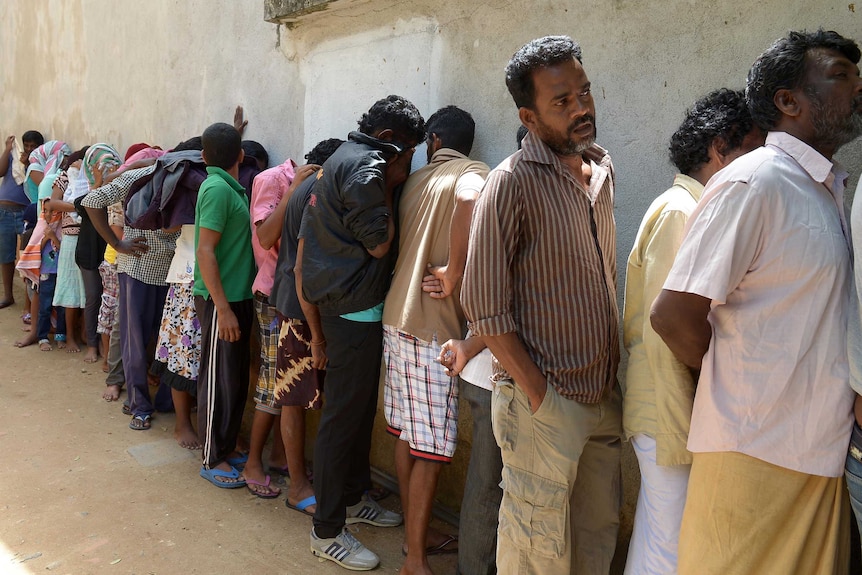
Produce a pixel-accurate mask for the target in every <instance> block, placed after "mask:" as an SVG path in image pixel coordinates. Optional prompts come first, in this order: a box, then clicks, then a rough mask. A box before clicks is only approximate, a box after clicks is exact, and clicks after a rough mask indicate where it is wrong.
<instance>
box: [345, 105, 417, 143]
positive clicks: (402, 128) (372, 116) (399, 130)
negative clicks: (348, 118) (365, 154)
mask: <svg viewBox="0 0 862 575" xmlns="http://www.w3.org/2000/svg"><path fill="white" fill-rule="evenodd" d="M387 129H388V130H392V131H393V132H395V137H394V139H395V140H396V141H397V142H399V143H401V144H404V145H407V144H409V145H411V146H415V145H416V144H418V143H419V142H421V141H422V140H424V139H425V120H423V119H422V114H420V113H419V110H417V109H416V106H414V105H413V104H412V103H410V101H409V100H407V99H406V98H402V97H401V96H386V97H385V98H383V99H380V100H377V101H376V102H374V105H373V106H371V109H370V110H368V112H366V113H365V114H362V118H361V119H360V120H359V131H360V132H362V133H363V134H366V135H368V136H373V135H374V134H375V133H376V132H378V131H380V130H387Z"/></svg>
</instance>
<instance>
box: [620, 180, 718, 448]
mask: <svg viewBox="0 0 862 575" xmlns="http://www.w3.org/2000/svg"><path fill="white" fill-rule="evenodd" d="M702 193H703V185H702V184H701V183H700V182H698V181H697V180H695V179H694V178H690V177H688V176H686V175H683V174H677V176H676V177H675V178H674V181H673V186H672V187H671V188H670V189H669V190H667V191H666V192H664V193H663V194H661V195H660V196H659V197H657V198H656V199H655V200H653V202H652V204H650V207H649V209H648V210H647V211H646V214H645V215H644V218H643V221H641V225H640V228H639V229H638V234H637V237H636V239H635V243H634V247H632V252H631V254H630V255H629V259H628V264H627V267H626V292H625V306H624V309H623V342H624V343H625V346H626V350H627V351H628V353H629V364H628V370H627V371H626V385H625V394H624V395H623V429H624V430H625V433H626V437H627V438H630V437H632V436H633V435H636V434H638V433H643V434H646V435H648V436H650V437H652V438H653V439H655V442H656V462H657V463H658V464H659V465H685V464H689V463H691V453H690V452H689V451H688V449H686V447H685V445H686V442H687V441H688V428H689V424H690V423H691V408H692V403H693V402H694V389H695V385H694V384H695V382H694V378H693V377H692V374H691V371H690V370H689V369H688V367H686V366H685V365H684V364H683V363H682V362H681V361H679V360H678V359H677V358H676V356H675V355H674V354H673V352H672V351H670V349H668V347H667V345H665V343H664V341H662V339H661V338H660V337H659V336H658V334H657V333H656V332H655V331H653V329H652V326H651V325H650V322H649V310H650V307H651V306H652V302H653V301H654V300H655V298H656V296H658V294H659V292H661V288H662V285H664V282H665V280H666V279H667V274H668V272H670V268H671V266H672V265H673V260H674V257H675V256H676V252H677V251H678V250H679V246H680V244H681V243H682V238H683V236H684V232H685V224H686V222H687V221H688V218H689V216H691V213H692V212H693V211H694V209H695V208H696V207H697V202H698V200H700V196H701V194H702Z"/></svg>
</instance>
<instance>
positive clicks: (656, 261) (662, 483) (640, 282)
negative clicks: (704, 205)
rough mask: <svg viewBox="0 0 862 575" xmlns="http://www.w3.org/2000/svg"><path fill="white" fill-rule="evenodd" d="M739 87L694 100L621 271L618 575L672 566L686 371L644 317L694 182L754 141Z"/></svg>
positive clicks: (756, 134) (694, 196) (689, 380)
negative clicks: (624, 480)
mask: <svg viewBox="0 0 862 575" xmlns="http://www.w3.org/2000/svg"><path fill="white" fill-rule="evenodd" d="M763 138H764V135H763V132H762V131H761V130H760V129H759V128H757V127H756V126H755V125H754V122H753V121H752V119H751V114H750V113H749V112H748V107H747V106H746V104H745V95H744V94H743V93H742V92H738V91H734V90H728V89H726V88H723V89H720V90H716V91H714V92H712V93H710V94H709V95H707V96H704V97H703V98H701V99H700V100H698V101H697V102H696V103H695V104H694V106H692V108H691V109H690V110H688V111H687V112H686V115H685V119H684V120H683V122H682V124H681V125H680V127H679V128H677V130H676V132H674V134H673V136H671V139H670V159H671V161H672V162H673V163H674V165H675V166H676V167H677V169H678V170H679V172H680V173H678V174H677V175H676V177H675V178H674V182H673V186H672V187H671V188H670V189H669V190H667V191H666V192H664V193H663V194H661V195H660V196H659V197H657V198H656V199H655V200H654V201H653V202H652V204H651V205H650V207H649V209H648V210H647V212H646V215H644V218H643V221H641V225H640V228H639V229H638V235H637V238H636V239H635V244H634V247H633V248H632V252H631V255H629V259H628V266H627V273H626V293H625V307H624V311H623V342H624V343H625V346H626V350H627V351H628V352H629V365H628V370H627V371H626V386H625V393H624V395H623V429H624V431H625V433H626V438H628V439H630V440H631V442H632V445H633V447H634V450H635V454H636V455H637V458H638V464H639V466H640V471H641V488H640V493H639V494H638V505H637V511H636V512H635V524H634V531H633V533H632V539H631V543H630V545H629V554H628V561H627V564H626V571H625V572H626V575H641V574H643V575H663V574H666V573H676V556H677V553H676V551H677V543H678V541H679V526H680V522H681V521H682V510H683V506H684V505H685V494H686V489H687V486H688V475H689V470H690V468H691V453H689V452H688V450H687V449H686V448H685V442H686V440H687V439H688V428H689V423H690V421H691V406H692V403H693V402H694V389H695V383H696V382H695V376H694V374H693V373H692V371H691V370H689V368H688V367H687V366H686V365H685V364H683V363H682V362H681V361H679V360H678V359H677V358H676V357H675V356H674V355H673V352H671V351H670V350H669V349H668V347H667V345H665V343H664V342H663V341H662V340H661V338H660V337H659V336H658V335H657V334H656V333H655V331H653V329H652V327H651V326H650V323H649V309H650V306H651V305H652V302H653V300H654V299H655V298H656V296H657V295H658V294H659V292H660V291H661V287H662V285H663V284H664V281H665V279H667V274H668V272H669V271H670V268H671V265H672V264H673V259H674V257H675V256H676V252H677V250H678V249H679V245H680V243H682V238H683V235H684V230H685V224H686V222H687V221H688V217H689V216H690V215H691V212H692V211H694V208H695V207H696V206H697V202H698V201H699V200H700V196H701V193H702V192H703V186H704V185H705V184H706V182H707V181H708V180H709V179H710V178H711V177H712V176H713V174H715V173H716V172H717V171H719V170H720V169H721V168H723V167H724V166H726V165H728V164H729V163H730V162H732V161H733V160H735V159H736V158H738V157H739V156H741V155H742V154H745V153H747V152H749V151H751V150H752V149H754V148H756V147H758V146H760V145H762V144H763Z"/></svg>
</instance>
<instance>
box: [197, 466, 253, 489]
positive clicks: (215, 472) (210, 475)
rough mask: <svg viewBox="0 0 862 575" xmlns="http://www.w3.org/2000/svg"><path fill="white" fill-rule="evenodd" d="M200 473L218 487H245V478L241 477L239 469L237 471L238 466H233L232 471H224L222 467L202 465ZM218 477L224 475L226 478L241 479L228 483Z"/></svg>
mask: <svg viewBox="0 0 862 575" xmlns="http://www.w3.org/2000/svg"><path fill="white" fill-rule="evenodd" d="M200 475H201V477H203V478H204V479H206V480H207V481H209V482H210V483H212V484H213V485H215V486H216V487H222V488H224V489H236V488H237V487H245V479H241V478H240V476H239V471H237V469H236V467H231V468H230V471H222V470H221V469H207V468H206V467H203V466H202V467H201V473H200ZM217 477H224V478H225V479H239V481H234V482H233V483H226V482H224V481H219V480H218V479H216V478H217Z"/></svg>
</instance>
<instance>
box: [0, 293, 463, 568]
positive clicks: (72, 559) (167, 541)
mask: <svg viewBox="0 0 862 575" xmlns="http://www.w3.org/2000/svg"><path fill="white" fill-rule="evenodd" d="M16 300H17V301H18V302H21V301H23V294H22V293H21V292H20V291H18V292H16ZM20 314H21V305H20V303H16V305H15V306H13V307H10V308H6V309H4V310H0V446H2V448H3V452H4V453H6V454H7V458H6V463H5V464H4V465H3V466H2V467H0V509H2V515H0V573H2V574H10V575H19V574H36V573H45V572H46V571H48V572H50V573H52V574H53V573H57V574H72V575H79V574H90V573H93V574H101V573H116V574H126V573H127V574H136V575H143V574H159V575H161V574H189V573H207V574H214V573H217V574H221V573H225V574H233V573H250V574H261V575H266V574H270V573H272V574H275V573H278V574H304V573H347V571H345V570H343V569H342V568H341V567H339V566H337V565H335V564H334V563H332V562H329V561H327V562H324V563H321V562H319V560H318V559H317V558H316V557H314V556H313V555H312V554H311V552H310V551H309V544H308V537H309V531H310V529H311V519H310V518H308V517H304V516H302V515H300V514H299V513H297V512H296V511H293V510H290V509H288V508H286V507H285V506H284V493H282V495H281V496H280V497H279V498H278V499H275V500H263V499H258V498H256V497H254V496H253V495H251V494H250V493H249V492H248V491H247V490H246V489H244V488H243V489H219V488H216V487H214V486H212V485H210V484H209V483H207V482H206V481H205V480H203V479H201V478H200V477H199V476H198V471H199V469H200V459H199V457H200V455H199V454H200V452H190V451H187V450H185V449H182V448H181V447H179V446H178V445H177V444H176V443H175V441H174V439H173V434H172V432H173V425H174V416H173V415H172V414H161V413H160V414H157V415H156V417H154V419H153V427H152V429H151V430H149V431H132V430H130V429H129V428H128V421H129V418H128V417H127V416H124V415H123V414H122V412H121V411H120V405H121V403H107V402H105V401H104V400H102V399H101V394H102V391H103V388H104V374H103V373H102V371H101V364H100V363H97V364H86V363H84V362H83V361H82V357H83V354H68V353H64V352H63V351H60V350H57V349H54V350H53V351H51V352H42V351H40V350H39V349H38V346H31V347H28V348H25V349H17V348H15V347H14V345H13V344H14V342H15V340H17V339H19V338H20V337H21V336H22V335H23V334H22V332H21V325H22V324H21V321H20ZM123 397H124V396H123ZM266 453H268V451H267V452H266ZM382 504H383V505H384V506H385V507H388V508H390V509H398V498H397V496H394V495H393V496H390V497H389V498H387V499H385V500H383V501H382ZM436 526H437V527H439V528H440V529H441V530H444V531H447V532H453V531H454V528H453V527H451V526H448V525H445V524H440V525H436ZM354 527H357V526H354ZM355 532H356V535H357V537H358V538H359V539H360V540H361V541H362V542H363V543H365V544H366V545H367V546H368V547H369V548H370V549H372V550H373V551H375V552H376V553H377V554H378V555H379V556H380V558H381V564H380V567H379V568H378V569H377V570H376V571H375V572H376V573H397V572H398V569H399V567H400V565H401V559H402V557H401V552H400V550H401V543H402V540H403V537H404V530H403V527H399V528H395V529H380V528H376V527H372V526H368V525H360V526H358V528H355ZM430 561H431V566H432V568H433V569H434V570H435V572H436V573H438V574H440V575H442V574H451V573H454V571H455V557H454V556H452V555H447V556H438V557H431V558H430Z"/></svg>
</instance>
